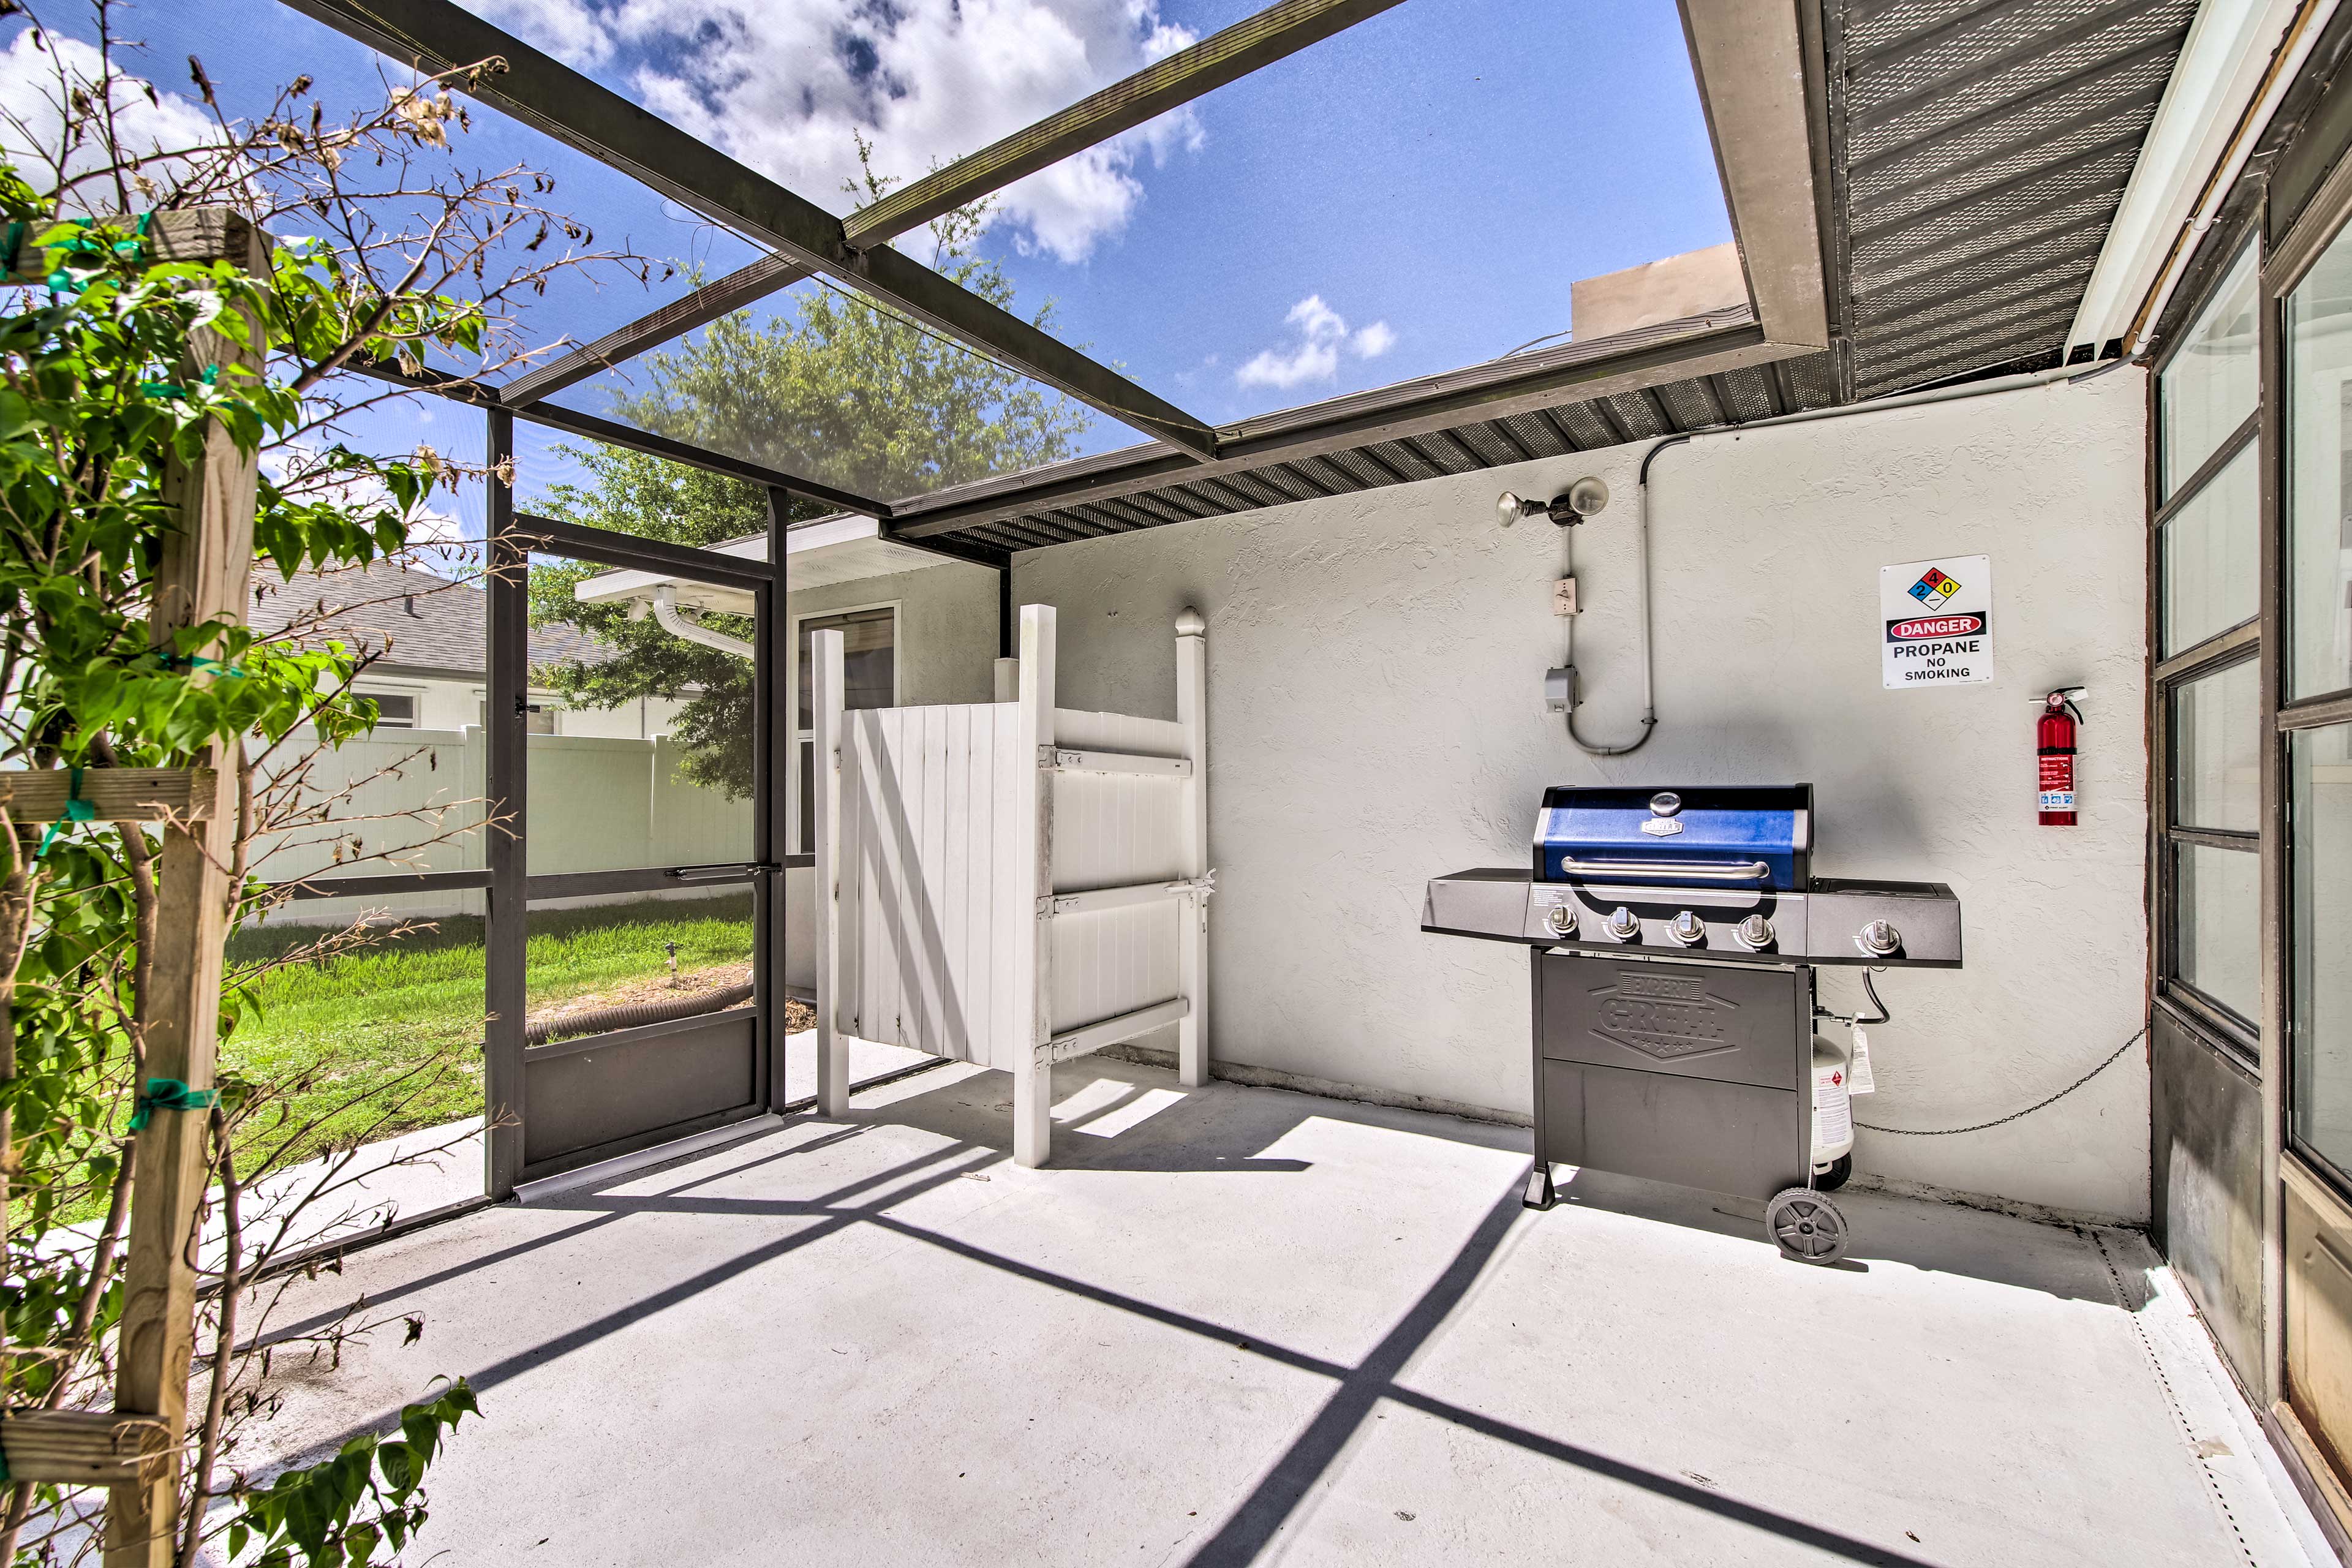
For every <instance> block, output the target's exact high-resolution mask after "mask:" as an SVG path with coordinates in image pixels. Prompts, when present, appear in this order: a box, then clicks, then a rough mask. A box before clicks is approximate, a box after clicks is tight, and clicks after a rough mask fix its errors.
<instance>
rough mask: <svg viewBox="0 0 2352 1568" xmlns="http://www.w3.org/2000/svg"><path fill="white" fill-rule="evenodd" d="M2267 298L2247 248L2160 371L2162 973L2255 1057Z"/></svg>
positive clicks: (2171, 987)
mask: <svg viewBox="0 0 2352 1568" xmlns="http://www.w3.org/2000/svg"><path fill="white" fill-rule="evenodd" d="M2260 294H2261V290H2260V287H2259V279H2258V278H2257V276H2256V272H2255V267H2254V251H2253V247H2252V245H2251V244H2249V245H2247V246H2246V247H2244V248H2243V249H2242V250H2241V251H2240V252H2239V254H2238V256H2237V257H2236V258H2235V259H2233V260H2232V261H2231V263H2230V265H2229V266H2228V267H2227V268H2224V269H2223V271H2222V277H2221V283H2220V284H2219V285H2218V286H2217V287H2216V288H2215V289H2214V290H2213V292H2212V294H2211V296H2210V298H2209V299H2208V300H2206V301H2205V303H2204V305H2203V306H2202V307H2201V308H2200V310H2198V312H2197V316H2196V319H2195V321H2193V322H2192V324H2191V325H2190V326H2189V330H2188V331H2186V332H2184V333H2183V334H2182V335H2181V338H2180V343H2179V347H2178V348H2177V349H2175V350H2174V351H2173V352H2172V353H2171V354H2170V355H2169V356H2168V358H2167V359H2166V361H2165V363H2164V367H2163V369H2162V370H2161V371H2160V372H2159V373H2158V375H2157V443H2158V444H2157V476H2158V483H2157V490H2158V496H2157V500H2158V506H2157V509H2156V517H2155V526H2156V540H2155V557H2156V568H2157V601H2158V602H2157V617H2156V619H2157V644H2158V647H2157V657H2158V661H2159V662H2158V666H2157V720H2158V725H2159V727H2160V730H2161V734H2162V749H2161V752H2160V753H2159V756H2160V760H2161V762H2162V764H2163V770H2164V771H2163V777H2164V788H2163V790H2162V791H2161V792H2160V793H2159V795H2158V800H2159V802H2160V813H2161V821H2160V825H2159V840H2158V856H2157V876H2158V890H2159V897H2160V900H2161V901H2162V902H2161V907H2162V910H2163V917H2162V919H2161V921H2159V923H2158V985H2159V987H2160V989H2161V990H2162V992H2163V993H2164V994H2165V995H2167V996H2168V997H2169V998H2171V999H2172V1000H2173V1001H2174V1002H2176V1003H2179V1004H2181V1005H2183V1006H2185V1007H2186V1008H2187V1009H2188V1010H2189V1011H2192V1012H2193V1013H2195V1014H2196V1015H2197V1016H2199V1017H2200V1018H2201V1019H2203V1020H2204V1021H2205V1023H2206V1024H2207V1025H2208V1026H2209V1027H2210V1033H2212V1034H2213V1035H2214V1036H2216V1037H2219V1038H2220V1039H2221V1040H2222V1041H2223V1042H2224V1043H2225V1044H2227V1045H2228V1046H2229V1047H2231V1049H2233V1050H2235V1051H2236V1052H2238V1053H2239V1054H2240V1055H2241V1056H2242V1057H2244V1058H2248V1059H2249V1060H2251V1059H2252V1056H2253V1055H2254V1050H2255V1042H2256V1040H2257V1038H2258V1036H2259V1027H2258V1026H2257V1024H2256V1020H2257V1019H2258V1018H2259V1017H2260V1016H2261V1012H2262V952H2261V934H2262V812H2261V798H2262V796H2261V791H2262V754H2263V737H2262V725H2263V700H2262V679H2261V665H2260V657H2261V642H2260V637H2259V635H2258V632H2257V628H2256V622H2257V617H2258V616H2259V615H2260V612H2261V607H2262V605H2261V583H2260V574H2259V563H2260V561H2261V554H2262V552H2261V546H2260V540H2261V527H2262V495H2261V487H2260V485H2259V483H2258V479H2259V475H2260V468H2259V465H2260V462H2261V444H2260V443H2259V442H2258V441H2257V440H2256V438H2255V437H2256V432H2257V429H2258V427H2259V426H2260V423H2261V422H2260V419H2259V416H2258V414H2259V407H2260V402H2261V395H2260V394H2261V389H2260V385H2259V381H2258V377H2257V375H2256V364H2257V359H2256V348H2257V346H2258V344H2259V342H2260V338H2261V326H2262V322H2261V312H2260V308H2259V299H2260Z"/></svg>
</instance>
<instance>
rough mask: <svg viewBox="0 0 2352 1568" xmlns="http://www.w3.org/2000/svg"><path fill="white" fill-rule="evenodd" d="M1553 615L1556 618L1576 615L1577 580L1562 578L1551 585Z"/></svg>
mask: <svg viewBox="0 0 2352 1568" xmlns="http://www.w3.org/2000/svg"><path fill="white" fill-rule="evenodd" d="M1551 613H1552V614H1553V615H1555V616H1572V615H1574V614H1576V579H1575V578H1573V577H1562V578H1561V579H1560V580H1559V582H1557V583H1554V584H1552V585H1551Z"/></svg>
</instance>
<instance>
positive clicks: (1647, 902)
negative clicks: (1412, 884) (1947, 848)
mask: <svg viewBox="0 0 2352 1568" xmlns="http://www.w3.org/2000/svg"><path fill="white" fill-rule="evenodd" d="M1812 849H1813V802H1812V786H1811V785H1810V784H1790V785H1773V786H1763V787H1756V786H1719V785H1717V786H1706V787H1701V788H1691V789H1678V790H1664V789H1619V788H1553V789H1549V790H1546V791H1545V792H1544V797H1543V806H1542V810H1541V812H1540V814H1539V815H1538V817H1537V821H1536V834H1535V844H1534V851H1533V855H1532V863H1531V865H1530V866H1529V867H1528V868H1518V869H1513V868H1489V869H1480V870H1472V871H1462V872H1457V873H1456V874H1454V875H1453V876H1450V877H1439V878H1436V879H1433V880H1432V881H1431V882H1430V884H1429V891H1428V897H1427V900H1426V901H1425V903H1424V904H1423V910H1422V921H1421V925H1422V929H1423V931H1434V932H1437V933H1439V934H1441V935H1446V936H1467V937H1477V938H1481V939H1484V940H1486V941H1491V942H1518V943H1522V944H1524V945H1526V946H1528V948H1529V949H1531V950H1532V951H1531V962H1532V963H1533V966H1534V982H1535V984H1534V1016H1533V1032H1534V1050H1533V1053H1532V1055H1533V1064H1534V1073H1535V1092H1534V1105H1535V1132H1536V1167H1535V1172H1534V1173H1533V1174H1532V1175H1531V1176H1530V1177H1529V1179H1528V1194H1527V1202H1528V1206H1530V1207H1534V1208H1549V1207H1550V1206H1551V1204H1552V1201H1553V1197H1554V1191H1553V1183H1552V1167H1553V1165H1554V1164H1555V1163H1558V1164H1567V1165H1575V1166H1579V1167H1590V1168H1591V1169H1594V1170H1602V1171H1614V1172H1617V1173H1622V1174H1624V1175H1630V1176H1639V1177H1643V1178H1646V1179H1649V1180H1652V1181H1662V1182H1672V1183H1675V1184H1680V1185H1684V1186H1692V1187H1701V1188H1706V1189H1707V1190H1710V1191H1714V1192H1719V1193H1727V1194H1734V1195H1737V1196H1741V1197H1748V1198H1755V1199H1760V1200H1763V1201H1764V1202H1765V1205H1766V1226H1767V1228H1768V1230H1769V1231H1770V1233H1771V1234H1772V1236H1773V1238H1774V1240H1775V1241H1777V1242H1778V1243H1779V1244H1780V1247H1781V1248H1782V1249H1783V1250H1784V1251H1786V1252H1788V1253H1789V1254H1790V1255H1791V1256H1793V1257H1798V1258H1804V1259H1805V1260H1806V1261H1809V1262H1817V1263H1827V1262H1832V1261H1834V1260H1835V1259H1836V1258H1839V1257H1842V1256H1843V1253H1844V1249H1845V1239H1846V1229H1845V1220H1844V1215H1843V1214H1842V1213H1840V1212H1839V1210H1838V1208H1837V1205H1835V1204H1834V1203H1833V1202H1832V1201H1831V1200H1830V1199H1829V1198H1828V1197H1827V1196H1826V1195H1825V1194H1826V1193H1827V1191H1828V1190H1829V1189H1831V1188H1832V1187H1833V1186H1835V1185H1836V1184H1840V1183H1842V1182H1843V1179H1844V1174H1845V1171H1846V1169H1848V1168H1849V1166H1850V1161H1848V1160H1846V1159H1845V1158H1843V1152H1844V1150H1846V1149H1848V1148H1850V1147H1851V1146H1852V1142H1853V1131H1852V1126H1851V1121H1850V1118H1849V1114H1848V1111H1847V1110H1846V1098H1845V1078H1844V1073H1843V1066H1844V1063H1845V1062H1846V1059H1847V1058H1846V1055H1845V1053H1844V1051H1843V1048H1842V1047H1837V1046H1835V1045H1833V1044H1832V1043H1831V1042H1829V1041H1827V1040H1822V1039H1819V1038H1817V1037H1815V1035H1814V1032H1813V1021H1814V1019H1815V1017H1816V1016H1825V1015H1819V1014H1818V1013H1817V1010H1816V1005H1815V1000H1814V985H1813V972H1814V970H1815V968H1816V967H1818V966H1820V965H1822V964H1855V965H1868V966H1872V967H1877V966H1906V967H1913V968H1940V969H1957V968H1958V967H1959V963H1960V906H1959V900H1958V899H1956V898H1954V897H1953V895H1952V891H1951V889H1948V888H1946V887H1943V886H1941V885H1940V884H1936V883H1927V882H1865V881H1851V880H1843V879H1828V878H1818V879H1817V878H1815V877H1814V876H1813V875H1812V870H1811V862H1812ZM1865 978H1866V977H1865ZM1873 999H1874V1000H1875V995H1874V998H1873ZM1865 1021H1883V1018H1882V1019H1881V1020H1865Z"/></svg>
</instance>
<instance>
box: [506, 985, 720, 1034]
mask: <svg viewBox="0 0 2352 1568" xmlns="http://www.w3.org/2000/svg"><path fill="white" fill-rule="evenodd" d="M750 1000H751V984H750V983H749V982H748V981H747V982H746V983H744V984H741V985H730V986H729V987H728V988H727V989H726V990H724V991H698V992H695V993H694V994H691V995H687V996H674V997H672V998H670V999H669V1000H668V1001H666V1002H625V1003H622V1004H621V1005H619V1006H616V1007H596V1008H592V1009H590V1010H589V1011H587V1012H585V1013H565V1014H562V1015H561V1016H557V1017H552V1018H535V1019H533V1020H531V1021H530V1023H527V1024H525V1025H524V1026H523V1029H522V1038H523V1043H524V1044H525V1045H530V1046H543V1045H546V1044H547V1043H548V1042H549V1041H550V1040H557V1039H564V1040H570V1039H576V1038H578V1037H580V1036H582V1035H602V1034H607V1033H610V1032H611V1031H613V1030H614V1029H634V1028H636V1027H638V1026H640V1025H644V1024H667V1023H668V1022H669V1021H670V1020H671V1019H673V1018H691V1017H693V1016H696V1015H697V1014H699V1013H721V1012H724V1011H726V1010H727V1009H728V1008H730V1007H737V1006H740V1005H742V1004H744V1003H746V1002H749V1001H750Z"/></svg>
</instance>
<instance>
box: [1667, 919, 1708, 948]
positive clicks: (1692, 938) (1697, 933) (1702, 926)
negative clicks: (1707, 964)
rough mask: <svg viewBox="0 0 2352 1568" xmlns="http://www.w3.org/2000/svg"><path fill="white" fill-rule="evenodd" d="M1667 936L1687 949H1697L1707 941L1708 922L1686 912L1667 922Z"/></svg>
mask: <svg viewBox="0 0 2352 1568" xmlns="http://www.w3.org/2000/svg"><path fill="white" fill-rule="evenodd" d="M1666 934H1667V935H1668V936H1670V937H1672V938H1674V939H1675V941H1676V942H1680V943H1682V944H1683V945H1684V946H1685V947H1696V946H1697V945H1698V944H1699V943H1701V942H1705V941H1706V921H1702V920H1700V919H1699V918H1698V917H1697V916H1696V915H1695V914H1693V913H1691V912H1690V911H1689V910H1684V911H1683V912H1682V913H1680V914H1678V915H1676V916H1675V918H1674V919H1672V920H1670V921H1667V922H1666Z"/></svg>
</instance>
